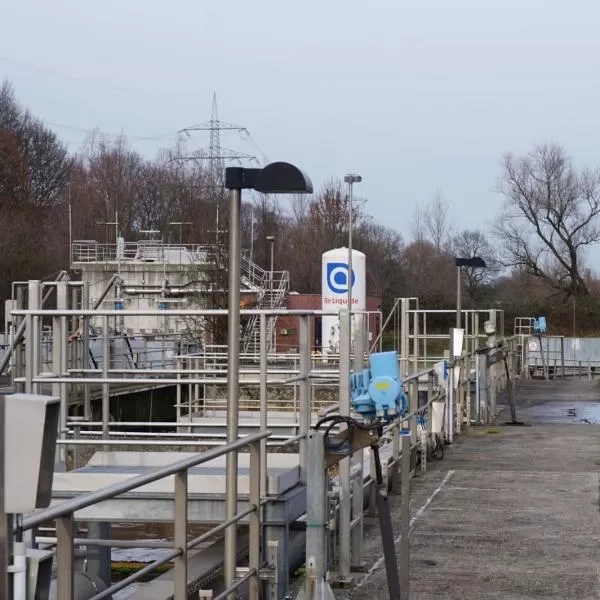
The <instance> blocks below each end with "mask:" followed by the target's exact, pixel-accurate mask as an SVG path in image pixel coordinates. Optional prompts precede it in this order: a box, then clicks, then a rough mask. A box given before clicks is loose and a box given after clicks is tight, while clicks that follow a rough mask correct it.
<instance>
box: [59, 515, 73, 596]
mask: <svg viewBox="0 0 600 600" xmlns="http://www.w3.org/2000/svg"><path fill="white" fill-rule="evenodd" d="M56 539H57V547H56V565H57V589H58V593H57V598H60V600H72V599H73V592H74V580H73V563H74V558H75V556H74V554H75V553H74V551H73V515H72V514H70V515H67V516H65V517H60V518H58V519H56Z"/></svg>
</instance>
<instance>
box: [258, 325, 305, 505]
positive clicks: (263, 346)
mask: <svg viewBox="0 0 600 600" xmlns="http://www.w3.org/2000/svg"><path fill="white" fill-rule="evenodd" d="M267 348H268V340H267V316H266V315H260V384H259V385H260V388H259V396H260V400H259V406H260V430H261V431H265V430H266V429H267V427H268V420H267V414H268V403H267V400H268V398H267V377H268V372H267ZM300 465H301V466H302V461H300ZM260 489H261V493H262V494H266V493H267V440H266V439H265V440H261V441H260Z"/></svg>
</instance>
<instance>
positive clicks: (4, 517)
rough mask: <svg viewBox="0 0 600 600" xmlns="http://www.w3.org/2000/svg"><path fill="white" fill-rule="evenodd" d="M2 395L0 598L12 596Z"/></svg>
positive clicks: (0, 414)
mask: <svg viewBox="0 0 600 600" xmlns="http://www.w3.org/2000/svg"><path fill="white" fill-rule="evenodd" d="M5 414H6V413H5V406H4V395H3V394H0V432H2V437H0V598H11V597H12V586H11V577H10V575H9V573H8V567H9V565H10V564H11V562H12V556H11V555H12V538H13V535H12V531H13V526H12V525H13V522H12V515H8V514H6V512H5V511H4V464H5V463H4V461H5V454H6V448H5V446H4V439H5V434H4V432H5V429H6V420H5V419H6V416H5Z"/></svg>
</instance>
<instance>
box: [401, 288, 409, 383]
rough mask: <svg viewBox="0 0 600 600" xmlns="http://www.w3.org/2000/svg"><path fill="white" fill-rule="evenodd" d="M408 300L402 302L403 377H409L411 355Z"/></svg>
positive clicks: (403, 299)
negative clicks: (409, 357)
mask: <svg viewBox="0 0 600 600" xmlns="http://www.w3.org/2000/svg"><path fill="white" fill-rule="evenodd" d="M408 309H409V301H408V298H402V299H401V300H400V374H401V375H402V377H406V376H407V375H408V372H409V369H408V355H409V353H410V347H409V341H410V331H409V329H410V319H409V314H408Z"/></svg>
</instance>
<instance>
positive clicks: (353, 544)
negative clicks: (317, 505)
mask: <svg viewBox="0 0 600 600" xmlns="http://www.w3.org/2000/svg"><path fill="white" fill-rule="evenodd" d="M355 319H356V335H355V338H354V356H353V360H352V370H353V371H354V372H359V371H361V370H362V368H363V366H364V356H365V347H366V340H365V328H364V315H363V314H362V313H361V314H357V315H355ZM364 457H365V453H364V450H363V449H361V450H359V451H358V452H356V453H355V454H354V456H353V462H354V477H353V478H352V520H353V521H355V524H354V528H353V529H352V531H351V532H350V540H351V541H350V557H351V560H352V567H360V566H361V557H362V539H363V513H364V499H363V496H364V488H363V467H364Z"/></svg>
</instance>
